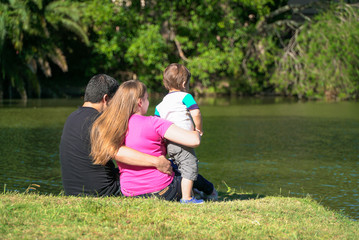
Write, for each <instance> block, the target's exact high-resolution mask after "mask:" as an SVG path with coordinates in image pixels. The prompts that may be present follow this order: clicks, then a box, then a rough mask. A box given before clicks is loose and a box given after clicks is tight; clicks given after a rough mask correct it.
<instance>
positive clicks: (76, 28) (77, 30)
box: [61, 19, 90, 45]
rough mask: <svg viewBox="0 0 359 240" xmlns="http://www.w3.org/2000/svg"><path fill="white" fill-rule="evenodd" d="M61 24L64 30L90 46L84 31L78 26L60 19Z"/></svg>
mask: <svg viewBox="0 0 359 240" xmlns="http://www.w3.org/2000/svg"><path fill="white" fill-rule="evenodd" d="M61 23H62V24H63V26H64V27H65V28H66V29H68V30H70V31H71V32H73V33H74V34H76V35H77V36H78V37H79V38H80V39H81V40H82V41H83V42H84V43H85V44H86V45H89V44H90V41H89V39H88V37H87V33H86V31H85V30H84V29H83V28H82V27H81V26H80V25H78V24H77V23H75V22H73V21H70V20H68V19H62V21H61Z"/></svg>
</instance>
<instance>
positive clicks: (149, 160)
mask: <svg viewBox="0 0 359 240" xmlns="http://www.w3.org/2000/svg"><path fill="white" fill-rule="evenodd" d="M115 160H116V161H118V162H121V163H124V164H127V165H132V166H141V167H155V168H157V169H158V170H159V171H161V172H163V173H167V174H169V175H170V174H172V167H171V162H170V161H168V160H167V159H166V158H165V157H164V156H159V157H154V156H151V155H148V154H145V153H142V152H139V151H136V150H134V149H132V148H129V147H125V146H122V147H120V149H119V150H118V152H117V154H116V156H115Z"/></svg>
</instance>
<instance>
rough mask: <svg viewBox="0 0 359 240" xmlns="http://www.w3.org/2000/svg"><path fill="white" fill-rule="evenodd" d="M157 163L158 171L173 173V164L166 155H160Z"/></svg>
mask: <svg viewBox="0 0 359 240" xmlns="http://www.w3.org/2000/svg"><path fill="white" fill-rule="evenodd" d="M157 159H158V161H157V164H156V168H157V170H158V171H160V172H163V173H167V174H168V175H171V174H172V166H171V162H170V161H169V160H168V159H167V158H165V157H164V156H159V157H158V158H157Z"/></svg>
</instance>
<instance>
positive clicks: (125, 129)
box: [60, 64, 218, 204]
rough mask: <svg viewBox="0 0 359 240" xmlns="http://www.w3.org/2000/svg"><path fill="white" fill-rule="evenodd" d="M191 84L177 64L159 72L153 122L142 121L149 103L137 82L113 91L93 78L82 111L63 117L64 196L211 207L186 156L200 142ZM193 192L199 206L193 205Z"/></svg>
mask: <svg viewBox="0 0 359 240" xmlns="http://www.w3.org/2000/svg"><path fill="white" fill-rule="evenodd" d="M190 77H191V74H190V72H189V71H188V69H187V68H186V67H184V66H183V65H181V64H171V65H169V66H168V67H167V68H166V69H165V71H164V74H163V83H164V86H165V87H166V89H167V90H168V91H169V93H168V94H167V95H166V96H165V97H164V99H163V101H162V102H161V103H160V104H159V105H158V106H157V107H156V111H155V116H146V113H147V109H148V106H149V101H148V93H147V89H146V86H145V85H144V84H143V83H142V82H140V81H138V80H130V81H126V82H124V83H122V84H121V85H120V86H119V84H118V82H117V81H116V80H115V79H113V78H112V77H110V76H107V75H105V74H99V75H95V76H94V77H92V79H91V80H90V81H89V83H88V85H87V87H86V90H85V96H84V104H83V106H82V107H80V108H79V109H77V110H76V111H75V112H73V113H72V114H71V115H70V116H69V117H68V119H67V121H66V123H65V126H64V129H63V133H62V136H61V143H60V160H61V171H62V182H63V186H64V190H65V194H66V195H74V196H79V195H85V196H128V197H143V198H146V197H157V198H160V199H164V200H170V201H180V202H181V203H193V204H200V203H203V200H217V198H218V193H217V191H216V189H215V188H214V186H213V184H212V183H210V182H209V181H207V180H206V179H205V178H204V177H203V176H201V175H200V174H198V160H197V157H196V155H195V152H194V150H193V148H195V147H197V146H198V145H199V144H200V141H201V136H202V134H203V132H202V117H201V112H200V110H199V107H198V105H197V104H196V102H195V100H194V99H193V97H192V95H191V94H189V93H187V91H188V87H189V80H190ZM166 155H168V157H169V158H170V159H172V161H169V160H167V159H166V158H165V156H166ZM112 159H114V160H115V161H116V163H117V165H118V168H116V166H115V164H114V162H113V161H112ZM172 166H173V168H172ZM192 189H193V190H195V191H196V192H197V193H200V196H201V198H202V199H197V198H195V197H194V194H193V190H192Z"/></svg>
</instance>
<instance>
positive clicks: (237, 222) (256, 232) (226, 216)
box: [0, 192, 359, 239]
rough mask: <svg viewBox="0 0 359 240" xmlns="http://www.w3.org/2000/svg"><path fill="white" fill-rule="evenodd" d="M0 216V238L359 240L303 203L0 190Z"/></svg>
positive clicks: (331, 215)
mask: <svg viewBox="0 0 359 240" xmlns="http://www.w3.org/2000/svg"><path fill="white" fill-rule="evenodd" d="M244 195H246V194H242V197H243V196H244ZM242 199H243V198H242ZM0 215H1V220H0V223H1V224H0V233H1V238H2V239H19V238H21V239H22V238H24V239H103V238H105V239H273V238H274V239H359V237H358V236H359V222H358V221H354V220H351V219H349V218H347V217H345V216H343V215H341V214H340V213H337V212H334V211H331V210H329V209H327V208H325V207H323V206H322V205H320V204H318V203H317V202H315V201H314V200H313V199H311V198H310V197H305V198H289V197H281V196H278V197H273V196H265V197H257V198H248V199H246V200H235V199H227V200H224V201H219V202H206V203H205V204H202V205H183V204H180V203H177V202H166V201H161V200H157V199H136V198H122V197H120V198H115V197H106V198H91V197H81V198H80V197H66V196H61V195H59V196H54V195H40V194H38V193H13V192H6V193H3V194H0Z"/></svg>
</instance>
